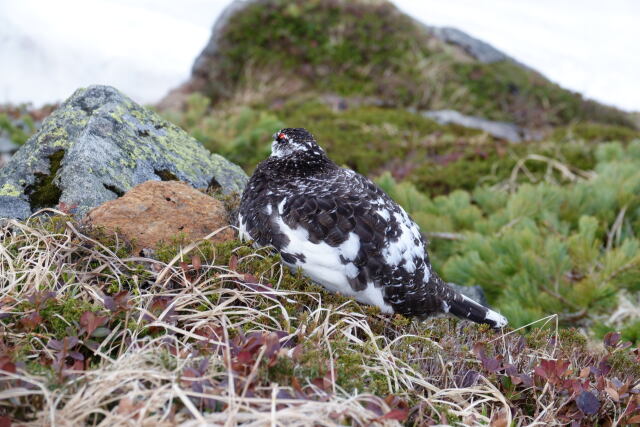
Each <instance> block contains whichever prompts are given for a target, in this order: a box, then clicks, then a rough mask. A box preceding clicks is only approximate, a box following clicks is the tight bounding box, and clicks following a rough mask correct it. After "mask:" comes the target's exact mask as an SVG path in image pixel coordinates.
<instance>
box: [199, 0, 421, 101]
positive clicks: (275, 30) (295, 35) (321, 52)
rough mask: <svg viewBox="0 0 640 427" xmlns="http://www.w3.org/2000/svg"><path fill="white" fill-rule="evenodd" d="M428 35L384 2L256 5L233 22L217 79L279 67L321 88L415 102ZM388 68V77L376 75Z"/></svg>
mask: <svg viewBox="0 0 640 427" xmlns="http://www.w3.org/2000/svg"><path fill="white" fill-rule="evenodd" d="M248 28H251V32H250V33H248V32H247V29H248ZM424 39H425V37H424V36H421V34H420V32H419V31H418V30H417V27H416V26H415V25H414V24H413V22H412V21H411V20H410V18H408V17H406V16H404V15H402V14H400V13H399V12H398V11H397V10H396V9H395V8H394V7H393V6H392V5H390V4H388V3H385V2H368V3H364V2H353V3H351V2H349V3H347V2H329V1H318V0H314V1H300V0H296V1H294V2H290V1H283V0H271V1H267V2H261V3H256V4H253V5H250V6H247V7H246V8H245V9H244V10H243V11H242V12H240V13H237V14H235V15H234V16H233V17H232V18H231V19H230V21H229V24H228V25H227V27H226V31H225V34H224V37H223V38H222V40H221V41H220V47H219V49H220V52H221V57H222V60H221V61H220V63H219V64H218V69H214V70H212V71H214V72H216V76H215V77H214V78H213V79H212V82H215V81H217V80H218V79H222V81H224V82H226V83H227V85H230V86H232V87H235V86H241V85H243V84H247V83H249V82H248V81H246V80H244V76H245V75H246V74H245V72H244V70H245V69H246V68H247V67H256V68H266V69H279V70H283V71H285V72H290V73H291V76H292V77H293V76H296V77H297V80H299V79H303V80H305V81H307V82H308V83H311V82H312V84H313V85H314V86H316V87H317V88H318V89H320V90H329V91H334V92H337V93H341V94H354V93H357V94H359V95H363V94H384V93H389V94H391V93H393V95H394V97H395V98H396V99H397V98H401V99H403V100H404V101H405V102H410V101H411V100H412V98H413V89H414V88H415V82H416V81H417V80H418V79H419V78H420V77H421V76H420V71H419V70H418V69H417V68H415V67H413V64H415V59H414V57H412V55H416V56H418V55H420V54H422V55H424V54H426V53H427V51H428V48H427V43H423V41H424ZM383 73H385V76H387V77H386V78H385V79H384V81H382V80H380V79H378V78H377V77H378V76H380V75H382V74H383ZM222 81H220V82H219V83H222ZM219 83H216V85H215V86H214V85H212V86H211V87H210V91H211V92H212V93H214V94H215V95H216V96H220V95H223V93H220V92H219V88H221V87H223V85H220V84H219Z"/></svg>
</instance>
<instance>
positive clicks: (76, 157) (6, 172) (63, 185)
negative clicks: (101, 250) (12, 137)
mask: <svg viewBox="0 0 640 427" xmlns="http://www.w3.org/2000/svg"><path fill="white" fill-rule="evenodd" d="M148 180H157V181H160V180H163V181H166V180H180V181H184V182H186V183H188V184H190V185H191V186H193V187H195V188H206V187H209V186H216V187H220V188H221V190H222V191H223V192H224V193H232V192H241V191H242V189H243V188H244V185H245V184H246V181H247V176H246V174H245V173H244V172H243V171H242V169H240V167H239V166H237V165H235V164H233V163H231V162H229V161H228V160H226V159H225V158H224V157H222V156H220V155H217V154H211V153H209V152H208V151H207V150H206V149H205V148H204V147H203V146H202V145H201V144H200V143H199V142H198V141H196V140H195V139H193V138H191V137H190V136H189V135H187V133H186V132H184V131H183V130H182V129H180V128H178V127H177V126H175V125H173V124H171V123H169V122H167V121H166V120H163V119H162V118H160V117H159V116H158V115H157V114H156V113H154V112H152V111H150V110H147V109H144V108H142V107H141V106H140V105H138V104H136V103H134V102H133V101H132V100H131V99H129V98H128V97H126V96H124V95H123V94H121V93H120V92H119V91H118V90H116V89H114V88H112V87H109V86H91V87H89V88H86V89H79V90H77V91H76V92H75V93H74V94H73V95H72V96H71V98H69V99H68V100H67V101H65V102H64V103H63V104H62V105H61V106H60V108H58V109H57V110H56V111H55V112H54V113H53V114H51V116H49V117H48V118H47V119H46V120H45V121H44V123H43V125H42V128H41V129H40V131H39V132H38V133H36V134H35V135H34V136H33V137H31V139H29V141H27V142H26V143H25V144H24V145H23V146H22V147H21V148H20V149H19V150H18V152H17V153H16V154H15V155H14V156H13V157H12V158H11V160H10V161H9V163H8V164H7V165H6V166H5V167H4V168H2V169H0V218H24V217H26V216H28V215H29V214H30V213H31V212H33V211H35V210H37V209H40V208H43V207H55V206H57V205H59V204H60V203H64V205H65V206H66V207H68V208H71V207H73V210H72V212H73V213H74V214H76V215H77V216H82V215H84V213H86V212H87V211H88V210H89V209H91V208H93V207H95V206H98V205H100V204H102V203H104V202H106V201H108V200H111V199H115V198H116V197H118V196H120V195H122V194H124V193H125V192H126V191H127V190H129V189H131V188H133V187H134V186H136V185H138V184H140V183H142V182H145V181H148Z"/></svg>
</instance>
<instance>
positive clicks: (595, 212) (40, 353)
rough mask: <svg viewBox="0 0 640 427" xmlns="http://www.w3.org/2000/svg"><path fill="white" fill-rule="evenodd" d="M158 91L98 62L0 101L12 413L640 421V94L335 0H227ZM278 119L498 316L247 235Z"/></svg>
mask: <svg viewBox="0 0 640 427" xmlns="http://www.w3.org/2000/svg"><path fill="white" fill-rule="evenodd" d="M327 34H328V35H330V36H327ZM158 109H159V110H160V114H158V113H156V112H153V111H151V110H149V109H147V108H143V107H141V106H139V105H137V104H135V103H134V102H133V101H131V100H130V99H129V98H127V96H126V95H124V94H122V93H120V92H119V91H118V90H117V89H115V88H111V87H106V86H92V87H88V88H84V89H79V90H78V91H76V92H75V93H74V94H71V96H70V98H69V99H67V100H66V101H65V102H64V103H62V104H61V105H60V106H58V107H57V108H56V109H55V111H53V112H50V111H49V112H47V113H46V114H42V115H40V116H39V115H38V114H37V113H35V112H31V111H27V110H24V109H22V110H20V109H18V110H16V109H13V108H6V109H5V110H4V111H3V113H2V114H1V115H0V129H1V130H0V155H1V154H2V153H4V154H5V157H4V159H5V160H4V161H5V165H4V167H2V168H0V217H2V218H4V219H3V221H2V224H1V227H2V228H1V230H0V236H2V237H1V239H2V242H1V244H0V371H1V372H0V421H1V422H2V423H5V424H6V423H9V422H11V421H9V420H12V421H13V423H15V424H16V425H42V424H55V425H78V424H92V425H129V424H131V425H136V424H144V425H175V424H184V425H200V424H202V423H207V422H208V423H212V424H222V423H225V422H230V421H231V422H237V423H244V424H248V425H254V424H255V425H258V424H259V425H263V424H266V423H276V424H278V423H279V424H283V425H308V424H309V420H313V422H314V423H316V424H319V425H337V424H353V425H377V424H381V425H397V424H399V423H405V424H408V425H430V424H447V423H449V424H458V425H460V424H464V425H479V424H482V425H487V424H489V425H494V426H503V425H529V424H558V425H560V424H562V425H566V424H573V425H594V424H606V425H624V424H632V423H639V422H640V399H639V397H640V389H639V387H640V372H639V371H638V366H640V364H639V363H640V354H639V353H638V349H637V348H636V346H637V345H638V342H640V312H639V311H638V309H637V307H638V302H639V301H640V300H639V299H638V298H639V296H638V292H639V291H640V288H639V284H640V255H638V254H639V253H640V250H639V248H640V240H639V239H638V236H637V230H638V229H640V196H639V194H640V172H639V171H640V133H639V132H638V129H637V127H636V126H637V117H633V116H631V115H629V114H627V113H625V112H622V111H618V110H615V109H612V108H609V107H606V106H602V105H599V104H596V103H594V102H592V101H588V100H584V99H582V97H581V96H580V95H578V94H575V93H571V92H569V91H566V90H564V89H562V88H560V87H558V86H557V85H555V84H553V83H551V82H549V81H548V80H546V79H545V78H544V77H543V76H541V75H539V74H538V73H536V72H535V71H533V70H531V69H529V68H527V67H526V66H524V65H522V64H518V63H516V62H514V61H513V60H512V59H510V58H508V57H507V56H505V55H504V54H502V53H501V52H499V51H497V50H495V49H494V48H492V47H491V46H488V45H486V44H484V43H483V42H481V41H479V40H476V39H473V38H472V37H470V36H468V35H466V34H464V33H460V32H457V31H455V30H452V29H435V28H429V27H427V28H425V27H424V26H422V25H419V24H417V23H415V22H414V21H412V20H411V19H409V18H408V17H406V16H404V15H402V14H401V13H399V12H398V11H397V10H396V9H395V8H393V7H392V6H391V5H389V4H387V3H385V2H348V3H347V2H333V1H326V0H318V1H312V2H306V1H305V2H302V1H293V2H281V1H277V0H261V1H242V2H240V1H238V2H234V3H233V4H232V6H231V7H230V8H229V9H228V12H227V13H226V14H223V15H222V17H221V19H220V21H219V22H218V23H217V24H216V26H215V27H214V31H213V33H212V38H211V42H210V43H209V45H208V46H207V47H206V48H205V50H204V51H203V53H202V55H201V56H200V57H199V58H198V59H197V60H196V63H195V65H194V71H193V76H192V78H191V79H190V81H189V82H187V83H185V85H183V86H182V87H180V88H178V89H177V90H176V91H174V92H172V93H171V94H169V95H168V97H167V98H166V99H165V100H164V101H163V102H162V103H161V104H160V105H159V106H158ZM49 113H50V114H49ZM45 117H46V118H45ZM285 126H292V127H293V126H303V127H306V128H308V129H310V130H311V131H312V132H313V133H314V134H315V135H316V137H317V139H318V141H319V143H320V145H322V146H323V147H324V148H325V149H326V150H327V152H328V153H329V155H330V157H332V158H333V159H334V160H336V161H337V162H338V163H340V164H343V165H346V166H349V167H352V168H354V169H356V170H358V171H359V172H361V173H365V174H367V175H369V176H371V177H372V178H374V179H375V180H376V181H377V182H378V184H379V185H380V186H381V187H382V188H384V189H385V191H387V192H388V193H389V194H390V195H391V196H392V197H393V198H394V199H395V200H397V201H398V202H399V203H401V204H402V205H403V206H404V207H405V209H406V210H407V211H408V212H409V213H410V214H411V215H412V217H413V218H414V219H415V220H416V222H417V223H418V224H419V225H420V226H421V229H422V231H423V233H424V234H425V235H426V236H427V237H428V238H429V240H430V248H429V250H430V254H431V257H432V261H433V264H434V265H435V267H436V269H438V272H439V273H440V274H441V275H442V276H443V277H444V278H445V279H446V280H449V281H451V282H455V283H459V284H462V285H465V286H464V287H465V288H466V289H473V290H474V292H475V297H476V298H486V299H487V300H488V302H489V304H491V305H493V306H495V307H497V308H498V309H499V310H500V311H501V312H502V313H504V314H506V315H507V317H508V318H509V320H510V325H511V328H508V329H505V330H502V331H499V332H498V331H491V330H488V329H486V328H484V327H479V326H475V325H470V324H468V323H466V322H461V321H457V320H454V319H449V318H438V319H431V320H429V321H426V322H413V321H411V319H406V318H403V317H401V316H393V317H389V316H384V315H381V314H380V313H379V312H378V311H377V310H376V309H373V308H371V307H364V306H360V305H358V304H357V303H355V302H353V301H351V300H349V299H346V298H343V297H341V296H337V295H331V294H327V293H326V292H324V291H323V290H322V289H321V288H319V287H317V286H315V285H314V284H313V283H310V282H309V281H308V280H306V279H305V278H304V277H301V276H300V275H299V274H296V273H292V272H289V271H288V270H286V269H285V268H283V266H282V264H281V263H280V260H279V259H278V257H277V256H274V255H273V254H272V253H271V252H270V251H269V250H268V249H262V250H256V249H254V248H252V247H250V246H248V245H247V244H246V243H242V242H239V241H237V240H235V238H236V232H235V229H234V228H233V223H234V217H235V214H234V211H235V209H236V206H237V203H238V195H239V193H240V192H241V191H242V188H243V186H244V184H245V183H246V180H247V174H250V173H251V171H252V170H253V168H254V167H255V165H256V164H257V162H258V161H260V160H261V159H263V158H264V157H266V156H267V155H268V152H269V144H270V136H271V134H272V133H273V132H274V131H275V130H277V129H278V128H280V127H285ZM3 141H4V142H3ZM3 147H5V148H3ZM18 147H19V149H18V150H17V152H16V153H15V154H13V155H12V157H9V154H12V152H14V151H15V150H16V149H17V148H18ZM1 150H5V151H1Z"/></svg>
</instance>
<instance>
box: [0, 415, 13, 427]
mask: <svg viewBox="0 0 640 427" xmlns="http://www.w3.org/2000/svg"><path fill="white" fill-rule="evenodd" d="M0 427H11V418H9V417H7V416H4V415H3V416H0Z"/></svg>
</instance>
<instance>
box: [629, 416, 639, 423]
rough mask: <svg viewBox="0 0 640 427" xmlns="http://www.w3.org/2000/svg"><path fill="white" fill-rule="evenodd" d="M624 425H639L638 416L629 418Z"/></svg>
mask: <svg viewBox="0 0 640 427" xmlns="http://www.w3.org/2000/svg"><path fill="white" fill-rule="evenodd" d="M626 424H627V425H628V424H640V415H634V416H633V417H631V418H629V419H628V420H627V422H626Z"/></svg>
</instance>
